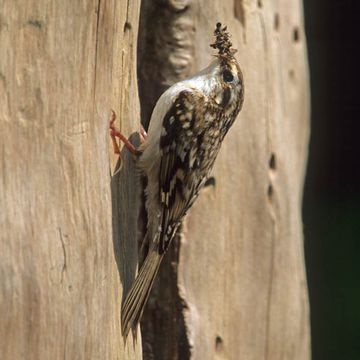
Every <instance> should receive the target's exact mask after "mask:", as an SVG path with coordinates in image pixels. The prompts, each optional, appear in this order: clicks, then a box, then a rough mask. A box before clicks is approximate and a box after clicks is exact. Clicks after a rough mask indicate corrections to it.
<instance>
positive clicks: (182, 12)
mask: <svg viewBox="0 0 360 360" xmlns="http://www.w3.org/2000/svg"><path fill="white" fill-rule="evenodd" d="M190 11H191V1H190V0H181V1H180V0H166V1H164V0H156V1H150V0H144V1H143V2H142V4H141V10H140V24H139V35H138V36H139V38H138V66H137V68H138V83H139V97H140V103H141V119H142V124H143V126H144V127H145V129H147V128H148V125H149V121H150V116H151V113H152V111H153V108H154V106H155V104H156V101H157V100H158V98H159V97H160V95H161V94H162V93H163V92H164V91H165V90H166V89H167V88H168V87H169V86H171V85H172V84H173V83H175V82H177V81H179V80H181V79H183V78H185V77H187V76H189V75H190V73H191V70H192V69H191V67H192V64H193V59H194V44H193V39H194V32H195V28H194V24H193V21H192V19H191V17H190ZM154 19H156V21H154ZM141 217H142V220H144V219H145V218H146V214H145V213H144V211H143V212H142V215H141ZM142 231H143V232H144V231H145V229H144V228H143V229H142ZM180 231H181V230H180ZM179 252H180V235H179V234H177V235H176V236H175V238H174V240H173V243H172V244H171V246H170V248H169V250H168V252H167V254H166V256H165V257H164V259H163V262H162V264H161V266H160V270H159V274H158V275H157V279H156V281H155V284H154V287H153V290H152V292H151V294H150V297H149V300H148V303H147V306H146V307H145V310H144V314H143V317H142V321H141V334H142V346H143V358H144V359H145V360H148V359H189V358H190V351H191V347H190V344H189V340H188V336H187V331H186V326H185V319H184V310H185V309H186V308H187V305H186V303H185V301H184V299H183V298H182V297H181V295H180V291H179V288H178V263H179Z"/></svg>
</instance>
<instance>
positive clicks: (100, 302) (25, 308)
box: [0, 0, 310, 359]
mask: <svg viewBox="0 0 360 360" xmlns="http://www.w3.org/2000/svg"><path fill="white" fill-rule="evenodd" d="M139 6H140V0H134V1H131V2H129V1H128V2H126V1H115V0H112V1H111V0H104V1H96V2H95V1H88V2H76V1H75V2H74V1H68V0H66V1H62V2H50V3H49V2H48V1H45V0H39V1H34V0H29V1H25V0H17V1H14V0H4V1H3V3H2V5H1V7H0V44H1V47H0V52H1V53H0V99H1V100H0V123H1V127H0V146H1V147H0V149H1V150H0V151H1V152H0V155H1V156H0V161H1V164H0V166H1V182H0V207H1V210H0V224H1V235H0V238H1V242H0V247H1V248H0V254H1V262H0V284H1V285H0V312H1V325H0V351H1V359H23V358H26V359H50V358H51V359H57V358H65V359H113V358H120V359H139V358H141V354H140V352H141V349H140V345H139V342H137V343H134V344H133V342H132V339H131V337H130V338H129V339H128V346H127V347H126V348H125V347H124V343H123V341H122V339H121V333H120V302H121V299H122V295H123V289H124V290H125V291H126V289H127V288H129V286H130V285H131V283H132V281H133V279H134V276H135V271H136V266H137V240H138V238H139V236H140V234H139V236H138V232H139V233H140V232H141V227H142V224H141V223H140V222H138V220H139V219H138V216H139V208H140V201H139V195H140V184H139V183H138V182H136V181H134V180H133V179H134V171H135V169H134V168H135V165H134V162H133V160H132V158H131V157H130V156H129V155H128V152H127V151H124V152H123V156H122V158H123V166H122V168H121V170H120V171H119V172H118V175H116V176H114V177H113V178H111V177H110V172H109V168H111V169H113V167H114V165H115V162H116V160H117V157H115V156H113V155H110V156H109V150H110V152H111V150H112V148H111V144H109V141H108V140H109V139H108V119H109V115H110V109H111V108H114V110H115V111H116V113H117V115H118V119H119V121H118V122H117V125H118V126H120V128H121V130H122V131H123V133H124V134H126V135H131V134H132V133H134V132H135V131H137V130H138V127H139V119H140V115H139V114H140V111H139V104H138V91H137V76H136V40H137V29H138V20H139ZM141 16H142V17H141V25H140V38H139V46H138V54H139V63H138V78H139V80H140V81H139V84H140V88H139V94H140V100H141V103H142V108H141V112H142V120H143V122H144V124H145V125H146V124H147V123H148V119H149V115H150V113H151V110H152V107H153V105H154V103H155V101H156V99H157V98H158V96H159V95H160V94H161V92H162V91H163V90H164V89H165V88H166V87H168V86H169V85H170V84H172V83H173V82H175V81H177V80H179V79H181V78H183V77H185V76H187V75H189V74H191V73H193V72H195V71H197V70H199V69H200V68H202V67H204V66H205V65H207V63H208V62H209V60H210V59H211V53H212V51H211V49H210V47H209V44H210V43H211V42H212V41H213V37H212V32H213V29H214V25H215V23H216V22H217V21H222V22H223V23H224V24H227V25H228V27H229V30H230V32H231V33H232V34H233V40H234V46H235V47H236V48H238V49H239V52H238V54H237V56H238V59H239V62H240V64H241V65H242V68H243V72H244V78H245V88H246V96H245V104H244V108H243V110H242V112H241V114H240V116H239V118H238V120H237V122H236V124H235V125H234V127H233V128H232V129H231V130H230V132H229V134H228V136H227V138H226V140H225V143H224V144H223V148H222V150H221V153H220V155H219V158H218V161H217V163H216V167H215V169H214V174H213V178H212V179H211V181H210V182H209V184H208V186H207V188H205V189H204V191H203V192H202V194H201V196H200V198H199V200H198V201H197V203H196V204H195V206H194V208H193V209H192V210H191V212H190V214H189V216H188V218H187V219H186V221H185V223H184V226H183V231H182V234H181V235H180V236H179V237H178V238H177V239H176V241H174V244H173V246H172V247H171V249H170V251H169V253H168V254H167V256H166V257H165V259H164V263H163V264H162V268H161V273H160V274H159V281H158V282H157V284H156V286H155V289H154V291H153V294H152V296H151V298H150V300H149V306H148V308H147V311H146V313H145V317H144V321H143V323H142V329H143V334H142V335H143V345H144V357H145V358H155V359H176V358H178V359H187V358H190V357H192V358H194V359H213V358H219V359H220V358H227V359H263V358H266V359H308V358H309V356H310V355H309V324H308V302H307V293H306V280H305V274H304V261H303V250H302V247H303V244H302V229H301V217H300V207H301V197H302V185H303V177H304V167H305V162H306V155H307V141H308V131H309V124H308V118H309V116H308V115H309V114H308V81H307V67H306V58H305V39H304V35H303V24H302V13H301V2H300V0H291V1H285V0H279V1H278V2H276V3H275V2H272V3H269V2H266V3H265V2H264V4H262V2H261V1H260V0H258V1H255V0H246V1H245V0H242V1H241V0H235V1H234V3H233V2H232V1H229V2H220V1H213V0H206V1H205V0H192V1H191V0H182V1H175V0H174V1H173V0H167V1H163V0H156V1H150V0H143V4H142V9H141ZM136 140H137V139H136V138H135V139H134V141H136ZM108 144H109V147H108Z"/></svg>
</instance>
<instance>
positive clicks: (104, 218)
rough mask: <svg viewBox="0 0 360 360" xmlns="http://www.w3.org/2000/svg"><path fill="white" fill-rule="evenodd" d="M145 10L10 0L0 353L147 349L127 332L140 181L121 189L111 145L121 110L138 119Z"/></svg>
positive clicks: (82, 355) (4, 25)
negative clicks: (113, 118) (123, 326)
mask: <svg viewBox="0 0 360 360" xmlns="http://www.w3.org/2000/svg"><path fill="white" fill-rule="evenodd" d="M138 18H139V1H137V0H135V1H131V5H130V3H129V2H127V1H125V0H124V1H110V0H109V1H108V0H106V1H86V2H78V1H68V0H66V1H55V2H49V1H45V0H40V1H34V0H29V1H28V0H18V1H13V0H5V1H3V2H2V4H1V9H0V43H1V47H0V99H1V100H0V124H1V126H0V144H1V145H0V149H1V150H0V162H1V163H0V169H1V170H0V171H1V176H0V178H1V180H0V208H1V210H0V226H1V230H0V231H1V234H0V238H1V242H0V254H1V255H0V256H1V261H0V284H1V285H0V313H1V323H0V354H1V355H0V357H1V359H11V360H13V359H34V360H35V359H36V360H38V359H125V358H126V359H140V358H141V347H140V344H139V343H137V344H135V345H133V344H132V343H130V346H128V347H127V348H124V343H123V340H122V337H121V332H120V303H121V298H122V283H126V282H130V281H131V280H132V277H133V273H134V272H135V268H136V264H137V255H136V243H135V245H134V246H132V245H131V246H125V245H126V243H125V242H120V241H121V240H123V238H124V236H123V233H124V231H125V232H126V233H127V234H129V236H128V238H129V239H130V240H132V239H136V236H137V235H136V230H137V211H138V209H137V203H136V201H135V203H134V202H133V203H132V207H131V206H129V202H131V201H130V200H129V198H130V197H131V196H133V197H134V199H135V200H136V194H137V193H138V187H137V185H136V184H134V183H130V184H129V183H125V182H118V181H117V179H115V180H113V182H112V186H110V185H111V178H110V168H112V166H111V164H110V162H109V151H108V150H109V149H111V147H109V148H108V143H109V136H108V125H109V123H108V122H109V117H110V109H111V108H114V110H115V111H116V112H117V114H118V118H119V119H120V122H121V123H120V126H121V128H122V130H123V131H124V133H126V134H131V133H132V132H134V131H136V130H138V128H139V105H138V101H137V99H138V96H137V84H136V76H135V74H136V39H137V29H138ZM118 125H119V123H118ZM110 146H111V145H110ZM123 157H124V159H125V160H124V161H128V162H129V164H130V165H129V166H127V167H126V169H127V170H126V174H124V173H120V174H119V176H122V177H129V175H130V173H131V172H132V171H133V166H132V165H131V164H132V163H133V162H132V160H131V159H127V156H126V155H123ZM116 160H117V157H114V156H113V155H111V162H112V163H114V162H115V161H116ZM131 175H133V174H132V173H131ZM124 186H127V189H126V190H125V191H124ZM117 192H118V193H120V194H122V193H124V192H126V194H127V195H126V196H125V198H120V199H119V198H118V197H116V193H117ZM115 200H116V201H115ZM124 207H126V208H127V209H130V210H128V213H127V215H124ZM131 209H132V210H131ZM112 210H113V213H112ZM124 216H126V217H127V221H126V223H125V224H126V225H124V226H123V228H122V230H119V226H118V225H116V224H118V223H119V222H120V221H123V217H124ZM112 217H113V221H112ZM121 217H122V218H121ZM123 223H124V222H123ZM124 244H125V245H124ZM114 249H115V256H114ZM117 263H118V266H117ZM120 264H121V265H120ZM125 269H126V270H125ZM119 273H120V276H119Z"/></svg>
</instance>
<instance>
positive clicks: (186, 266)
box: [139, 0, 310, 360]
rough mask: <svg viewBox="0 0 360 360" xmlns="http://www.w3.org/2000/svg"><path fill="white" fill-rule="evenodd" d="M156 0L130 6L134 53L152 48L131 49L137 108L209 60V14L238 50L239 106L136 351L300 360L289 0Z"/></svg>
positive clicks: (299, 86) (298, 57) (302, 47)
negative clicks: (136, 68) (137, 12)
mask: <svg viewBox="0 0 360 360" xmlns="http://www.w3.org/2000/svg"><path fill="white" fill-rule="evenodd" d="M165 3H166V4H164V2H160V1H155V2H152V1H147V0H144V1H143V5H142V14H141V18H142V20H141V22H140V40H139V41H140V43H142V44H143V45H144V46H146V45H147V44H149V45H148V47H149V49H145V50H144V49H143V52H144V54H146V53H147V52H149V51H152V53H153V54H154V57H153V58H151V59H149V58H148V57H147V56H145V55H144V56H143V57H142V55H141V51H140V53H139V54H140V58H139V63H140V72H139V76H140V79H141V82H140V84H141V86H140V94H143V95H142V97H141V102H142V111H143V113H144V114H145V115H146V114H148V113H150V112H151V110H150V109H151V107H152V106H153V103H154V102H155V101H156V97H157V96H156V95H157V94H156V89H157V90H158V89H162V90H163V89H164V88H166V87H167V86H169V85H170V84H172V83H173V82H174V81H177V80H178V79H181V78H183V77H185V76H187V75H188V74H189V73H193V72H195V71H198V70H200V69H202V68H204V67H205V66H206V65H207V64H208V63H209V61H210V59H211V54H212V51H211V49H210V47H209V44H210V43H211V42H212V41H213V37H212V32H213V29H214V26H215V24H216V22H218V21H221V22H222V23H223V24H226V25H227V26H228V29H229V31H230V33H231V34H232V35H233V36H232V38H233V42H234V46H235V48H237V49H238V53H237V55H236V56H237V58H238V60H239V63H240V64H241V66H242V69H243V73H244V81H245V102H244V107H243V110H242V112H241V113H240V115H239V117H238V119H237V121H236V123H235V125H234V126H233V128H232V129H231V130H230V131H229V134H228V136H227V138H226V139H225V141H224V144H223V147H222V150H221V152H220V154H219V157H218V159H217V162H216V166H215V169H214V172H213V179H212V182H211V184H210V185H209V186H208V187H206V188H205V189H204V191H203V192H202V193H201V195H200V197H199V199H198V201H197V202H196V203H195V205H194V207H193V208H192V209H191V211H190V212H189V215H188V217H187V219H186V221H185V223H184V226H183V231H182V235H181V241H180V245H179V247H178V248H177V245H176V243H175V244H173V245H174V246H173V249H171V250H170V251H169V254H168V255H167V258H165V259H164V263H163V265H162V267H161V271H160V275H159V280H158V282H157V283H156V284H155V289H154V292H153V294H152V297H151V299H150V302H149V306H148V308H147V311H146V313H145V317H144V321H143V335H144V341H145V342H144V344H143V346H144V349H145V351H146V353H145V354H146V357H145V358H146V359H147V358H149V359H150V358H156V359H168V358H174V359H178V358H179V359H183V358H184V359H187V358H189V357H191V358H192V359H234V360H237V359H240V360H241V359H246V360H249V359H254V360H257V359H276V360H277V359H309V358H310V330H309V307H308V297H307V285H306V277H305V269H304V256H303V233H302V221H301V200H302V189H303V181H304V173H305V165H306V159H307V148H308V138H309V83H308V69H307V61H306V44H305V36H304V30H303V29H304V27H303V17H302V8H301V5H302V4H301V1H300V0H291V1H285V0H281V1H277V2H268V1H267V2H263V1H245V0H235V2H234V3H233V2H230V1H229V2H218V1H211V0H207V1H203V0H197V1H180V2H174V1H170V0H169V1H166V2H165ZM178 6H182V9H181V11H180V10H179V9H178V8H177V7H178ZM143 12H145V13H143ZM154 14H156V15H157V16H159V19H158V21H154V16H155V15H154ZM150 23H151V24H154V26H152V27H151V29H150V30H149V24H150ZM146 94H149V96H148V97H146ZM144 97H145V98H144ZM144 107H145V109H144ZM147 107H148V108H147ZM143 120H144V121H145V122H146V118H145V119H143ZM173 281H176V284H173V283H172V282H173ZM169 283H170V284H171V285H170V286H169ZM174 324H177V325H176V326H178V328H177V333H175V334H174V332H171V329H172V328H173V327H174ZM168 334H172V336H167V335H168ZM172 339H173V340H172ZM184 346H185V349H184Z"/></svg>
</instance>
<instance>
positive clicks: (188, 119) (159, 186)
mask: <svg viewBox="0 0 360 360" xmlns="http://www.w3.org/2000/svg"><path fill="white" fill-rule="evenodd" d="M215 36H216V41H215V43H214V44H212V45H211V46H212V47H213V48H215V49H217V50H218V52H219V53H218V55H216V60H215V61H214V62H213V63H212V64H210V66H208V67H207V68H206V69H204V70H203V71H201V72H199V73H198V74H196V75H194V76H192V77H190V78H188V79H186V80H184V81H181V82H179V83H177V84H175V85H173V86H172V87H170V88H169V89H168V90H167V91H166V92H165V93H164V94H163V95H162V96H161V97H160V99H159V100H158V102H157V104H156V106H155V108H154V111H153V114H152V117H151V120H150V128H149V132H148V137H147V139H146V141H145V143H144V144H143V145H142V146H141V147H140V148H139V150H140V155H139V158H138V166H139V168H140V169H141V170H142V172H143V173H144V175H145V176H146V177H147V188H146V209H147V212H148V224H147V232H146V235H145V238H144V241H145V242H146V243H147V244H148V248H149V251H148V254H147V257H146V259H145V261H144V263H143V265H142V267H141V269H140V271H139V274H138V276H137V277H136V279H135V281H134V284H133V285H132V287H131V289H130V291H129V292H128V294H127V296H126V299H125V301H124V303H123V306H122V316H121V325H122V332H123V336H124V337H125V338H126V337H127V335H128V333H129V331H130V329H131V328H134V327H136V325H137V324H138V322H139V321H140V318H141V314H142V311H143V308H144V306H145V304H146V301H147V298H148V296H149V293H150V290H151V287H152V284H153V282H154V279H155V276H156V274H157V271H158V269H159V266H160V263H161V260H162V258H163V256H164V254H165V252H166V250H167V249H168V247H169V245H170V243H171V240H172V238H173V237H174V234H175V233H176V230H177V228H178V227H179V225H180V223H181V220H182V219H183V217H184V216H185V214H186V212H187V211H188V209H189V208H190V207H191V205H192V204H193V203H194V201H195V199H196V198H197V196H198V194H199V191H200V189H201V188H202V187H203V185H204V183H205V182H206V180H207V179H208V177H209V174H210V171H211V169H212V167H213V165H214V161H215V159H216V156H217V154H218V152H219V149H220V146H221V143H222V141H223V139H224V136H225V135H226V133H227V131H228V130H229V128H230V127H231V125H232V124H233V122H234V121H235V118H236V116H237V114H238V113H239V111H240V110H241V107H242V104H243V99H244V87H243V77H242V73H241V70H240V66H239V64H238V63H237V61H236V59H235V57H234V54H235V50H234V49H232V47H231V46H232V44H231V42H230V39H229V34H228V33H227V31H226V27H224V28H222V27H221V24H220V23H218V24H217V25H216V29H215Z"/></svg>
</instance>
